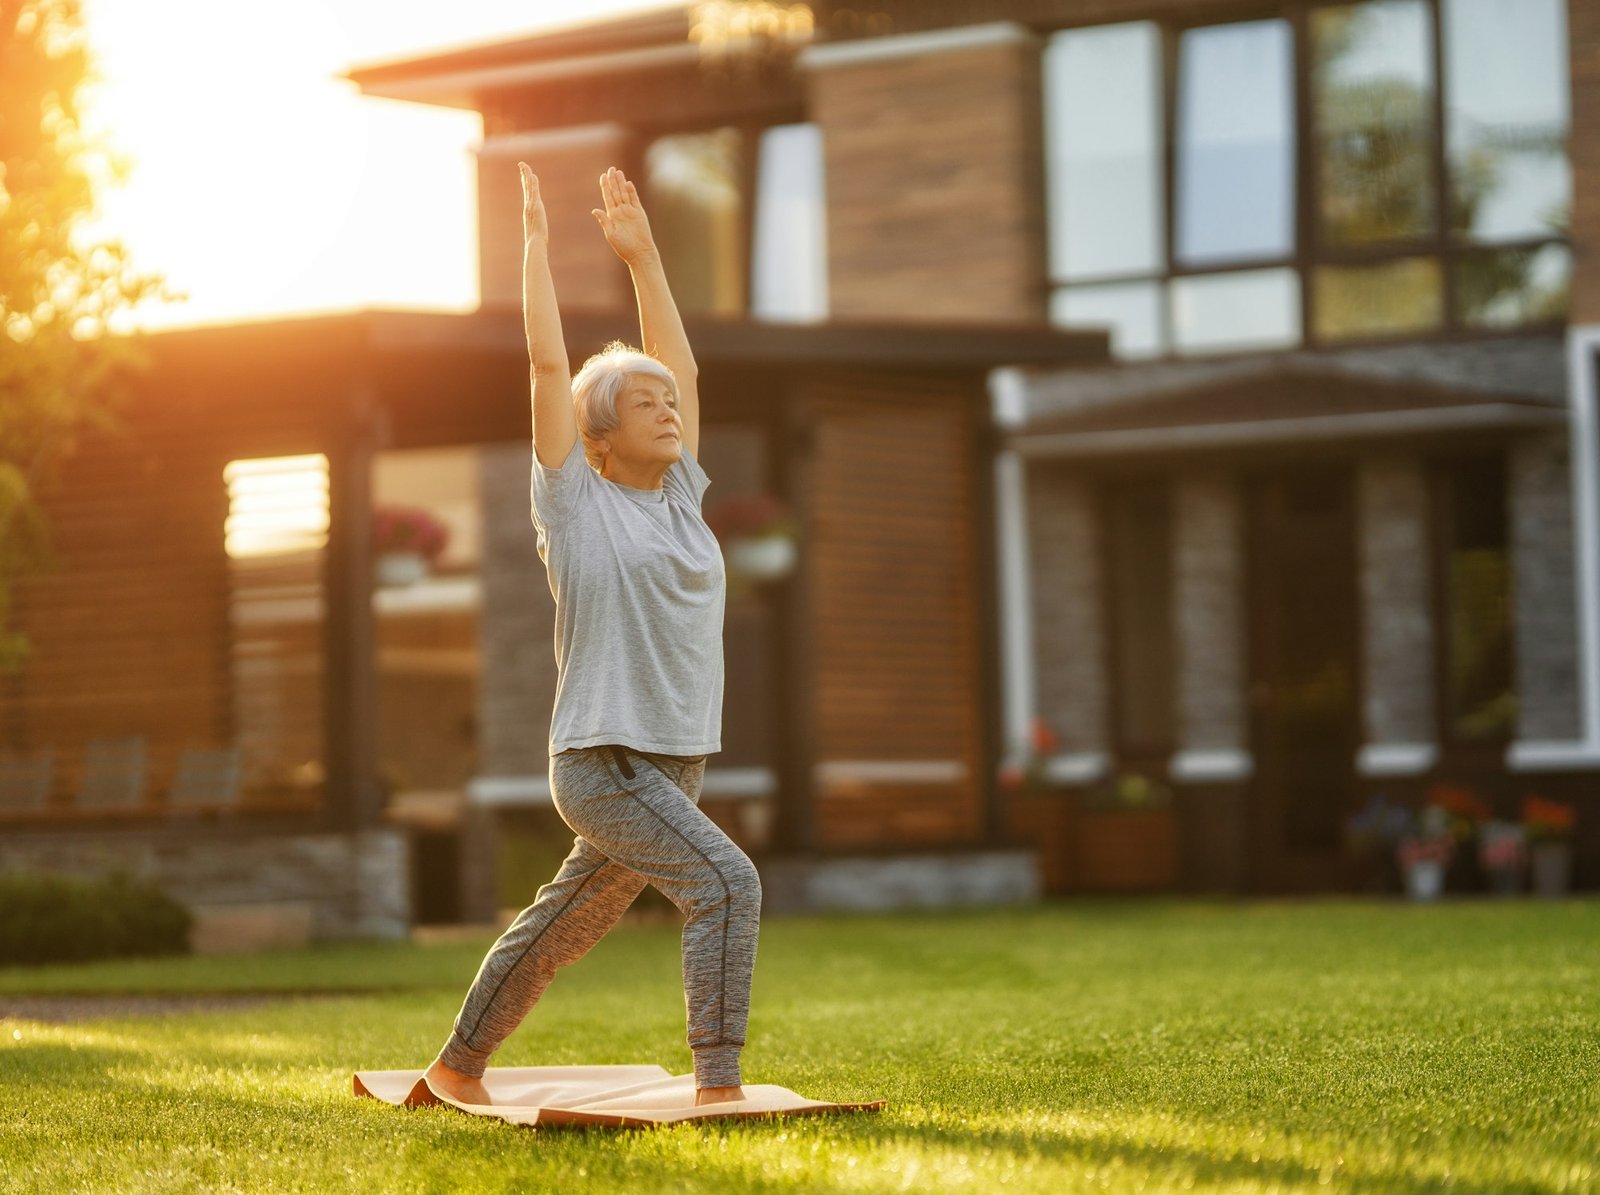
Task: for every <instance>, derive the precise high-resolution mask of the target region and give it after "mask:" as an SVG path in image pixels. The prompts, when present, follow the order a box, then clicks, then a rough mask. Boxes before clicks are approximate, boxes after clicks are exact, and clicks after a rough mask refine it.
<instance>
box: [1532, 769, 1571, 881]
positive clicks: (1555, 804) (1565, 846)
mask: <svg viewBox="0 0 1600 1195" xmlns="http://www.w3.org/2000/svg"><path fill="white" fill-rule="evenodd" d="M1577 820H1578V811H1577V810H1576V809H1574V808H1573V807H1572V806H1571V805H1563V804H1561V803H1560V802H1559V801H1551V800H1549V799H1547V798H1545V797H1541V796H1539V795H1537V794H1536V793H1528V794H1527V795H1526V796H1524V797H1523V798H1522V828H1523V830H1524V832H1525V833H1526V834H1527V836H1528V842H1529V844H1530V850H1529V855H1530V858H1531V861H1532V863H1533V891H1534V893H1535V894H1536V895H1538V896H1546V897H1551V896H1565V895H1566V893H1567V889H1568V887H1569V886H1570V885H1571V883H1572V830H1573V827H1574V826H1575V825H1576V824H1577Z"/></svg>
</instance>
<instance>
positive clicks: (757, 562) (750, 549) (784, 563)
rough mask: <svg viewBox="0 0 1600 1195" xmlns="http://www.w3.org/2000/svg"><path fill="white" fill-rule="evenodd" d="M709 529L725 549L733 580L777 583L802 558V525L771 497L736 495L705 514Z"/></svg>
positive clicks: (765, 495)
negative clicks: (798, 542) (799, 537)
mask: <svg viewBox="0 0 1600 1195" xmlns="http://www.w3.org/2000/svg"><path fill="white" fill-rule="evenodd" d="M706 525H707V526H708V527H710V528H711V533H712V534H713V535H715V536H716V537H717V542H718V543H719V544H721V545H722V554H723V557H724V558H725V559H726V560H727V562H728V572H729V575H730V579H733V580H735V581H736V582H743V583H749V582H753V581H774V580H777V579H778V578H780V577H786V576H788V575H789V573H790V572H791V571H792V570H793V569H794V566H795V563H796V561H797V560H798V558H799V553H798V551H797V550H796V548H795V538H796V536H797V535H798V534H799V530H800V528H799V524H798V523H797V522H796V521H795V519H794V517H793V516H792V515H791V514H790V513H789V508H788V507H787V506H785V505H784V503H783V502H782V501H781V500H779V499H778V498H776V497H774V496H773V495H771V494H735V495H733V496H732V497H730V498H724V499H723V500H722V501H720V502H718V503H716V504H715V505H714V506H713V507H712V508H711V509H710V510H709V511H708V512H707V513H706Z"/></svg>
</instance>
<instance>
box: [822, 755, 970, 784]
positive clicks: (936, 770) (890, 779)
mask: <svg viewBox="0 0 1600 1195" xmlns="http://www.w3.org/2000/svg"><path fill="white" fill-rule="evenodd" d="M812 774H813V775H814V776H815V777H816V779H817V783H819V784H850V783H858V784H956V783H958V782H960V781H962V780H964V779H966V776H967V765H966V764H965V763H964V762H963V761H961V760H959V759H828V760H823V761H822V762H821V763H819V764H817V765H816V766H815V768H814V770H813V773H812Z"/></svg>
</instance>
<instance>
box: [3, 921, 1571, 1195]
mask: <svg viewBox="0 0 1600 1195" xmlns="http://www.w3.org/2000/svg"><path fill="white" fill-rule="evenodd" d="M487 944H488V939H487V938H485V939H480V940H477V941H473V942H468V943H464V944H459V945H449V946H433V947H427V948H423V947H411V946H363V947H340V948H324V949H317V950H311V951H304V952H296V953H283V954H276V955H270V956H267V955H263V956H256V957H252V958H233V959H217V958H208V959H193V958H189V959H175V960H169V961H153V962H138V963H128V962H124V963H115V964H94V965H84V966H76V967H52V968H48V969H26V970H25V969H11V970H0V1000H3V998H4V995H16V994H22V993H31V994H39V993H92V992H99V993H109V992H122V993H157V992H217V991H228V990H237V991H300V992H313V991H317V992H324V993H326V992H341V991H342V992H347V993H349V994H348V995H346V996H342V997H338V998H331V999H330V998H326V997H319V998H317V999H306V1000H288V1001H285V1002H281V1003H272V1004H268V1005H262V1006H259V1007H252V1008H245V1009H232V1010H227V1011H208V1012H191V1013H184V1014H181V1015H172V1016H160V1017H136V1016H126V1017H121V1018H110V1019H103V1020H94V1021H90V1022H86V1023H82V1024H76V1025H52V1024H46V1023H42V1022H36V1021H24V1020H17V1019H15V1018H13V1019H10V1020H5V1021H0V1038H3V1040H0V1100H3V1112H0V1190H5V1191H31V1190H39V1191H50V1192H57V1191H64V1190H116V1191H160V1192H168V1191H206V1192H212V1191H234V1190H280V1191H281V1190H306V1191H319V1192H320V1191H348V1190H357V1189H360V1190H363V1191H367V1192H373V1193H378V1192H390V1191H449V1190H472V1191H480V1190H482V1191H491V1190H507V1191H510V1190H517V1191H562V1192H569V1191H581V1190H595V1191H619V1192H630V1193H632V1192H653V1191H663V1192H665V1191H672V1192H678V1191H685V1190H693V1191H802V1192H832V1191H840V1192H844V1191H849V1192H878V1191H883V1192H889V1191H896V1192H898V1191H910V1192H924V1191H943V1190H957V1189H960V1190H977V1191H1019V1192H1024V1191H1027V1192H1050V1193H1052V1195H1054V1193H1057V1192H1065V1191H1077V1190H1091V1191H1099V1190H1109V1191H1158V1190H1185V1191H1188V1190H1226V1191H1267V1190H1297V1189H1306V1190H1311V1189H1316V1188H1319V1187H1332V1188H1334V1189H1342V1190H1361V1191H1383V1192H1388V1191H1408V1190H1432V1189H1445V1188H1449V1189H1451V1190H1456V1191H1467V1192H1501V1191H1581V1190H1588V1191H1593V1190H1597V1189H1600V1161H1597V1159H1600V901H1595V900H1575V901H1570V902H1563V903H1554V904H1541V903H1535V902H1531V901H1518V902H1514V903H1511V902H1507V903H1496V902H1488V901H1484V902H1459V903H1445V904H1441V905H1437V906H1406V905H1400V904H1386V903H1366V902H1355V901H1327V902H1309V903H1261V904H1243V905H1234V904H1229V903H1207V902H1201V903H1184V902H1177V901H1172V902H1167V901H1149V902H1146V901H1129V902H1116V901H1106V902H1085V903H1070V904H1049V905H1045V906H1042V907H1038V908H1034V909H1027V910H1005V911H983V912H961V913H940V914H931V913H929V914H905V915H900V916H893V917H887V916H886V917H871V918H849V917H837V918H822V917H817V918H792V919H779V918H773V919H769V921H768V922H767V924H766V925H765V926H764V927H763V929H762V936H761V946H760V950H759V954H758V957H757V961H756V985H755V994H754V1001H753V1010H752V1015H751V1023H750V1045H749V1046H748V1047H747V1049H746V1051H745V1078H746V1079H747V1080H748V1081H749V1082H757V1083H760V1082H767V1083H780V1084H783V1085H784V1086H787V1087H792V1088H794V1089H795V1090H797V1091H799V1092H801V1093H802V1094H804V1095H808V1096H813V1097H816V1098H823V1099H865V1098H873V1097H879V1096H882V1097H885V1098H887V1099H888V1101H889V1106H888V1108H887V1109H886V1110H885V1111H884V1112H883V1113H881V1114H877V1115H870V1114H869V1115H864V1116H841V1117H816V1118H798V1119H793V1120H788V1121H782V1122H749V1121H747V1122H737V1123H724V1124H720V1125H719V1124H702V1125H682V1126H676V1127H671V1128H666V1129H657V1130H628V1131H623V1132H608V1131H594V1132H589V1133H570V1132H568V1133H557V1132H549V1131H543V1132H540V1131H530V1130H525V1129H515V1128H511V1127H509V1126H506V1125H504V1124H501V1123H498V1122H493V1121H488V1120H482V1119H477V1118H473V1117H468V1116H463V1115H461V1114H460V1113H457V1112H454V1111H453V1110H450V1109H446V1108H430V1109H425V1110H420V1111H415V1112H405V1111H402V1110H400V1109H396V1108H392V1107H389V1106H388V1105H384V1104H380V1103H378V1102H376V1101H371V1100H357V1099H355V1098H353V1097H352V1096H351V1094H350V1072H351V1071H352V1070H355V1069H358V1068H371V1069H380V1068H397V1067H408V1066H414V1067H421V1066H423V1065H425V1064H426V1063H427V1062H428V1060H429V1059H431V1058H432V1056H433V1054H434V1052H435V1050H436V1049H437V1047H438V1046H439V1044H440V1041H441V1039H442V1037H443V1035H444V1033H445V1032H447V1030H448V1027H449V1024H450V1019H451V1017H452V1016H453V1015H454V1013H455V1010H456V1008H457V1007H458V1005H459V1002H460V998H461V995H462V993H463V991H464V990H465V986H466V984H467V983H468V982H469V981H470V979H471V977H472V975H473V973H474V971H475V969H476V967H477V963H478V960H479V958H480V957H481V955H482V951H483V949H484V947H485V946H486V945H487ZM678 966H679V964H678V932H677V927H676V926H675V925H673V924H648V925H632V924H629V925H624V926H621V927H619V928H618V929H617V930H615V931H613V933H612V934H611V935H610V936H609V937H608V938H606V939H605V940H604V941H603V942H601V944H600V945H599V946H598V947H597V948H596V949H595V950H594V951H593V952H592V953H591V954H590V956H589V957H588V958H586V959H584V960H583V961H582V962H581V963H579V964H578V965H577V966H576V967H573V968H570V969H568V970H566V971H564V972H562V974H561V975H560V976H559V977H558V978H557V980H556V982H555V983H554V985H552V987H551V988H550V991H549V992H548V993H547V995H546V997H545V1000H544V1001H543V1003H542V1004H541V1005H540V1006H539V1007H538V1008H537V1009H536V1010H535V1011H534V1012H533V1014H532V1015H531V1016H530V1017H529V1018H528V1020H527V1021H526V1022H525V1023H524V1024H523V1026H522V1028H521V1029H519V1030H518V1031H517V1032H516V1033H515V1034H513V1035H512V1037H511V1039H510V1040H509V1041H508V1042H507V1044H506V1046H505V1048H504V1049H503V1050H502V1051H501V1053H500V1054H499V1055H497V1057H496V1062H497V1063H501V1064H504V1065H508V1066H510V1065H535V1064H543V1063H550V1064H564V1063H659V1064H661V1065H663V1066H665V1067H667V1068H668V1069H669V1070H671V1071H673V1072H674V1073H682V1072H684V1071H687V1070H688V1069H689V1051H688V1048H687V1046H686V1045H685V1044H684V1042H683V995H682V989H681V987H680V986H679V971H678Z"/></svg>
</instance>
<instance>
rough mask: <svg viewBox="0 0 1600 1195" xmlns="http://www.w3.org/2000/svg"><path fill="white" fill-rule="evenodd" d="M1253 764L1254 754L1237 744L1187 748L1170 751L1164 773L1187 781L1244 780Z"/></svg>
mask: <svg viewBox="0 0 1600 1195" xmlns="http://www.w3.org/2000/svg"><path fill="white" fill-rule="evenodd" d="M1255 767H1256V764H1255V758H1254V756H1252V755H1251V754H1250V752H1248V751H1245V750H1243V749H1241V748H1239V747H1190V748H1186V749H1184V750H1182V751H1175V752H1173V755H1172V759H1171V760H1170V761H1169V762H1168V763H1167V776H1168V777H1169V778H1170V779H1173V780H1182V781H1187V782H1191V783H1195V782H1197V783H1204V782H1206V781H1219V780H1248V779H1249V778H1250V777H1251V776H1252V775H1253V774H1254V773H1255Z"/></svg>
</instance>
